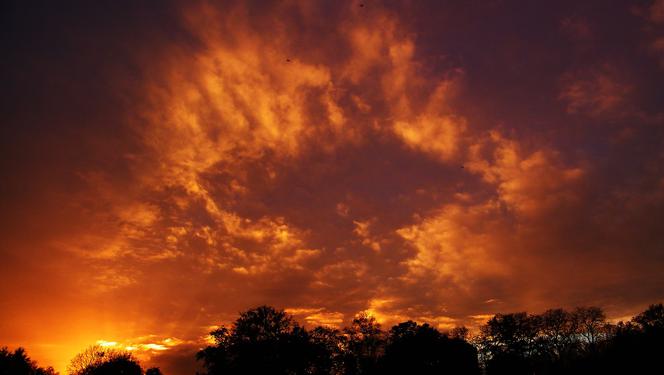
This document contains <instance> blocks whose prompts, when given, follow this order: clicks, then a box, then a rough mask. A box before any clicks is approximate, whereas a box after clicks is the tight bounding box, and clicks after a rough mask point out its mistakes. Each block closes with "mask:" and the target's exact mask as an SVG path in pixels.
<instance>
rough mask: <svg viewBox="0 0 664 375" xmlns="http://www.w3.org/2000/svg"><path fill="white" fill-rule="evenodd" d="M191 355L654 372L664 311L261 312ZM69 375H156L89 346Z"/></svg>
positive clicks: (233, 368) (6, 368)
mask: <svg viewBox="0 0 664 375" xmlns="http://www.w3.org/2000/svg"><path fill="white" fill-rule="evenodd" d="M211 336H212V338H213V339H214V345H210V346H208V347H206V348H204V349H202V350H201V351H199V352H198V353H197V354H196V357H197V359H198V360H199V361H201V364H202V366H203V367H204V369H205V374H207V375H238V374H274V375H299V374H303V375H304V374H310V375H314V374H325V375H373V374H375V375H378V374H381V375H383V374H384V375H391V374H418V375H427V374H469V375H470V374H473V375H474V374H487V375H502V374H511V375H521V374H523V375H526V374H659V373H664V367H663V365H662V359H661V358H662V355H664V306H663V305H662V304H657V305H652V306H650V307H649V308H648V309H647V310H646V311H644V312H643V313H641V314H639V315H637V316H635V317H634V318H633V319H632V320H630V321H629V322H626V323H625V322H620V323H618V324H612V323H609V322H608V321H607V319H606V316H605V314H604V313H603V311H602V310H601V309H600V308H596V307H586V308H577V309H576V310H574V311H565V310H562V309H554V310H548V311H546V312H544V313H542V314H527V313H512V314H497V315H495V316H494V317H493V318H491V319H490V320H489V321H488V322H487V323H486V324H485V325H483V326H482V327H481V328H480V331H479V333H478V334H476V335H475V336H473V337H470V336H469V331H468V330H467V329H466V328H464V327H458V328H455V329H453V330H451V331H450V332H440V331H439V330H437V329H436V328H434V327H432V326H430V325H428V324H426V323H424V324H418V323H415V322H413V321H407V322H403V323H400V324H397V325H395V326H393V327H391V328H390V329H389V330H387V331H384V330H383V329H382V328H381V326H380V324H378V322H376V320H375V319H374V318H373V317H371V316H367V315H359V316H357V317H356V318H355V319H354V320H353V321H352V323H351V324H350V326H349V327H346V328H343V329H333V328H327V327H316V328H312V329H306V328H304V327H303V326H301V325H299V324H298V323H297V322H295V321H294V320H293V318H292V317H291V316H290V315H288V314H287V313H286V312H284V311H283V310H277V309H274V308H272V307H269V306H261V307H258V308H255V309H251V310H248V311H246V312H244V313H241V314H240V317H239V318H238V319H237V320H236V321H235V322H234V323H233V324H232V325H231V326H230V327H223V326H222V327H221V328H219V329H217V330H215V331H213V332H211ZM68 373H69V374H70V375H111V374H113V375H115V374H125V375H142V374H146V375H158V374H161V372H160V370H159V369H158V368H152V369H148V370H146V371H145V372H144V371H143V369H142V368H141V366H140V364H139V362H138V361H137V360H136V358H134V357H133V356H132V355H131V354H130V353H128V352H123V351H117V350H113V349H108V348H102V347H99V346H93V347H90V348H88V349H87V350H85V351H84V352H82V353H80V354H78V355H77V356H76V357H75V358H74V359H73V360H72V362H71V363H70V366H69V367H68ZM9 374H11V375H28V374H29V375H53V374H54V371H53V369H52V368H46V369H45V368H40V367H38V366H37V364H36V363H35V362H34V361H32V360H30V358H29V357H28V356H27V355H26V353H25V352H24V351H23V350H22V349H17V350H16V351H14V352H11V351H9V350H7V348H3V349H1V350H0V375H9Z"/></svg>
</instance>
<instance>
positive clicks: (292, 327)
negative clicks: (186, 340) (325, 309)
mask: <svg viewBox="0 0 664 375" xmlns="http://www.w3.org/2000/svg"><path fill="white" fill-rule="evenodd" d="M211 335H212V337H213V338H214V340H215V343H216V345H215V346H209V347H207V348H205V349H203V350H201V351H200V352H199V353H198V355H197V358H198V359H199V360H203V364H204V367H205V368H206V369H207V373H208V374H210V375H214V374H275V375H278V374H306V373H311V367H312V362H313V358H314V350H313V347H312V345H310V341H309V336H308V334H307V332H306V330H304V329H303V328H302V327H300V326H299V325H298V324H297V323H295V322H293V320H292V318H291V317H290V316H289V315H288V314H286V313H285V312H284V311H283V310H276V309H274V308H272V307H269V306H260V307H257V308H255V309H252V310H249V311H246V312H244V313H242V314H241V315H240V318H239V319H237V320H236V321H235V323H234V324H233V327H232V328H231V329H227V328H225V327H221V328H220V329H217V330H215V331H213V332H212V333H211Z"/></svg>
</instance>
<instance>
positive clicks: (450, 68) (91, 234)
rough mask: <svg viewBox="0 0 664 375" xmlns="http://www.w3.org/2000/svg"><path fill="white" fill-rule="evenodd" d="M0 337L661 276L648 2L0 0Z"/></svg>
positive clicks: (409, 302) (662, 183)
mask: <svg viewBox="0 0 664 375" xmlns="http://www.w3.org/2000/svg"><path fill="white" fill-rule="evenodd" d="M0 8H1V12H0V18H1V19H0V43H1V45H0V47H1V50H2V51H3V52H2V58H1V59H0V66H1V68H0V82H1V83H0V85H1V87H2V90H1V92H0V97H1V98H0V123H1V124H2V127H1V130H0V131H1V132H2V133H1V137H0V168H1V169H0V170H1V172H2V183H1V184H0V207H1V210H0V259H1V262H0V277H1V281H2V282H1V283H0V345H7V346H9V347H10V348H15V347H17V346H23V347H26V348H27V350H28V354H29V355H31V356H32V357H33V358H35V359H37V360H38V361H39V364H40V365H53V366H55V367H56V369H57V370H60V371H61V372H64V370H65V368H66V364H67V363H68V361H69V360H70V359H71V357H73V356H74V355H75V354H76V353H77V352H80V351H81V350H82V349H84V348H85V347H87V346H88V345H92V344H95V343H99V344H103V345H109V346H114V347H120V348H129V349H131V350H132V351H134V352H135V353H136V354H137V356H139V357H140V358H141V359H142V361H143V363H144V364H147V365H158V366H160V367H161V368H162V370H164V372H165V373H168V374H184V373H192V372H193V371H194V370H195V368H196V363H195V359H194V353H195V352H196V351H197V350H198V349H199V348H201V347H203V346H205V345H206V335H207V333H208V332H209V331H210V330H211V329H212V328H214V327H215V326H218V325H221V324H228V323H229V322H232V321H233V320H234V319H235V318H236V317H237V315H238V312H240V311H244V310H246V309H249V308H252V307H255V306H258V305H263V304H268V305H272V306H275V307H277V308H281V309H286V310H287V311H288V312H289V313H291V314H293V316H294V317H295V318H296V319H297V320H298V321H300V322H302V323H303V324H305V325H307V326H315V325H318V324H323V325H329V326H337V327H339V326H343V325H345V324H347V323H348V322H349V321H350V320H351V319H352V318H353V316H354V315H355V314H357V313H360V312H366V313H369V314H372V315H373V316H375V317H376V318H377V319H378V320H379V321H380V322H381V323H383V325H384V326H386V327H389V326H390V324H393V323H395V322H398V321H403V320H407V319H413V320H416V321H420V322H429V323H430V324H432V325H434V326H436V327H438V328H440V329H441V330H445V329H449V328H451V327H454V326H457V325H466V326H469V327H477V326H478V325H479V324H482V323H483V322H484V321H485V320H486V319H487V317H488V316H490V315H491V314H495V313H499V312H513V311H529V312H533V313H535V312H542V311H544V310H546V309H548V308H554V307H563V308H569V309H571V308H573V307H575V306H589V305H597V306H602V307H603V308H604V309H605V311H606V312H607V315H608V316H609V317H610V318H612V319H619V318H629V316H631V315H633V314H635V313H638V312H639V311H642V310H643V309H645V308H646V307H647V306H648V304H651V303H656V302H661V301H662V299H663V298H664V273H663V272H662V269H664V224H663V223H664V90H662V87H664V1H662V0H657V1H652V0H649V1H645V0H644V1H617V0H616V1H606V0H597V1H583V2H580V1H537V2H533V1H525V0H524V1H516V0H515V1H508V0H485V1H461V0H449V1H414V0H412V1H408V0H403V1H378V0H362V1H333V2H330V1H320V2H318V1H308V0H307V1H305V0H301V1H298V0H285V1H279V2H268V1H245V2H241V1H172V0H169V1H156V0H154V1H150V0H147V1H110V0H101V1H65V2H41V1H4V2H2V5H0Z"/></svg>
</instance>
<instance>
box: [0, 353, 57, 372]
mask: <svg viewBox="0 0 664 375" xmlns="http://www.w3.org/2000/svg"><path fill="white" fill-rule="evenodd" d="M53 374H55V371H53V368H52V367H48V368H42V367H39V366H37V363H36V362H35V361H33V360H31V359H30V357H28V355H27V354H26V352H25V350H24V349H23V348H18V349H16V350H14V351H13V352H12V351H10V350H9V349H7V348H6V347H3V348H0V375H53Z"/></svg>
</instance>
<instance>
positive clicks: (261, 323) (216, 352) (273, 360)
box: [198, 306, 479, 375]
mask: <svg viewBox="0 0 664 375" xmlns="http://www.w3.org/2000/svg"><path fill="white" fill-rule="evenodd" d="M458 332H459V334H461V335H466V334H467V330H463V329H460V330H458ZM211 334H212V336H213V337H214V338H215V341H216V345H215V346H210V347H207V348H205V349H203V350H202V351H200V352H199V353H198V358H199V359H200V360H202V361H203V363H204V366H205V368H206V369H207V373H208V374H210V375H216V374H254V373H256V374H259V373H260V374H326V375H331V374H335V375H371V374H403V373H414V374H424V375H425V374H434V373H435V374H440V373H450V374H478V373H479V367H478V362H477V351H476V350H475V348H474V347H473V346H472V345H470V344H469V343H468V342H467V341H465V340H464V339H463V338H460V337H455V338H450V337H448V336H447V335H445V334H442V333H440V332H439V331H438V330H436V329H435V328H433V327H431V326H429V325H427V324H424V325H417V324H416V323H414V322H406V323H402V324H399V325H397V326H394V327H393V328H392V329H391V330H390V332H389V333H388V334H386V333H385V332H384V331H382V330H381V327H380V324H378V322H376V320H375V319H374V318H373V317H371V316H367V315H359V316H357V317H356V318H355V319H354V320H353V321H352V323H351V325H350V327H347V328H345V329H344V330H343V331H339V330H335V329H330V328H325V327H316V328H314V329H312V330H310V331H307V330H305V329H304V328H302V327H299V326H298V325H297V324H295V323H293V322H292V319H291V318H290V317H289V316H288V315H287V314H285V313H284V312H283V311H280V310H275V309H273V308H271V307H267V306H262V307H258V308H256V309H253V310H249V311H247V312H245V313H242V314H241V316H240V318H239V319H238V320H237V321H236V322H235V323H234V325H233V326H232V327H231V328H230V329H228V328H225V327H222V328H220V329H218V330H216V331H214V332H212V333H211Z"/></svg>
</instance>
